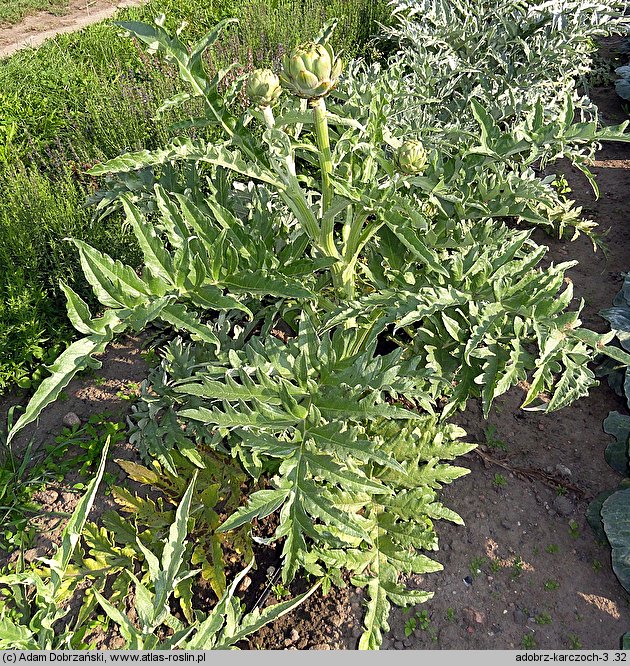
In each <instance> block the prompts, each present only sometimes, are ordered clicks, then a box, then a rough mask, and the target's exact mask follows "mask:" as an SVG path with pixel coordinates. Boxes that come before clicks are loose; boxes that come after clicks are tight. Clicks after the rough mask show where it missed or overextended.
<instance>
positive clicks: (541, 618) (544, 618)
mask: <svg viewBox="0 0 630 666" xmlns="http://www.w3.org/2000/svg"><path fill="white" fill-rule="evenodd" d="M534 621H535V622H536V624H539V625H541V626H542V625H546V624H551V623H552V622H553V620H552V619H551V615H549V613H539V614H538V615H536V617H535V618H534Z"/></svg>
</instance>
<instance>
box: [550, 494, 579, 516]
mask: <svg viewBox="0 0 630 666" xmlns="http://www.w3.org/2000/svg"><path fill="white" fill-rule="evenodd" d="M553 508H554V509H555V510H556V511H557V512H558V513H559V514H560V515H562V516H570V515H571V514H572V513H573V508H574V507H573V502H572V501H571V500H570V499H569V498H568V497H565V496H564V495H558V496H557V497H556V498H555V499H554V500H553Z"/></svg>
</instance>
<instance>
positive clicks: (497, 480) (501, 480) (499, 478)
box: [492, 473, 507, 488]
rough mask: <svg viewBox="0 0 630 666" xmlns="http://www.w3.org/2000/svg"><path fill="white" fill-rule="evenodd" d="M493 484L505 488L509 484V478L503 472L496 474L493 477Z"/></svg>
mask: <svg viewBox="0 0 630 666" xmlns="http://www.w3.org/2000/svg"><path fill="white" fill-rule="evenodd" d="M492 483H493V485H495V486H496V487H497V488H503V487H504V486H506V485H507V479H506V478H505V477H504V476H503V474H498V473H497V474H495V475H494V479H492Z"/></svg>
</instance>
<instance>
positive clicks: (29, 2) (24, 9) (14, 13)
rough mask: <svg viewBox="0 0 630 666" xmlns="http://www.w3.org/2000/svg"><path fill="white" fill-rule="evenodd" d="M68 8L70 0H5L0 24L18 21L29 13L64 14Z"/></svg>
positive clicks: (0, 8)
mask: <svg viewBox="0 0 630 666" xmlns="http://www.w3.org/2000/svg"><path fill="white" fill-rule="evenodd" d="M67 8H68V0H3V1H2V4H1V5H0V26H2V24H3V23H5V24H6V23H8V24H12V23H17V22H18V21H21V20H22V19H23V18H24V17H25V16H26V15H27V14H33V13H34V12H39V11H47V12H51V13H53V14H63V12H64V10H66V9H67Z"/></svg>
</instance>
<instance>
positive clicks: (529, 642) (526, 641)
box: [521, 634, 536, 650]
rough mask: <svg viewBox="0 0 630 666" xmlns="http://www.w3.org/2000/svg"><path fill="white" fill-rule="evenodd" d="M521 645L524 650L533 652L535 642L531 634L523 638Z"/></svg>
mask: <svg viewBox="0 0 630 666" xmlns="http://www.w3.org/2000/svg"><path fill="white" fill-rule="evenodd" d="M521 645H522V646H523V649H525V650H533V649H534V648H535V647H536V641H535V640H534V637H533V636H532V635H531V634H526V635H525V636H523V640H522V641H521Z"/></svg>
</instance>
